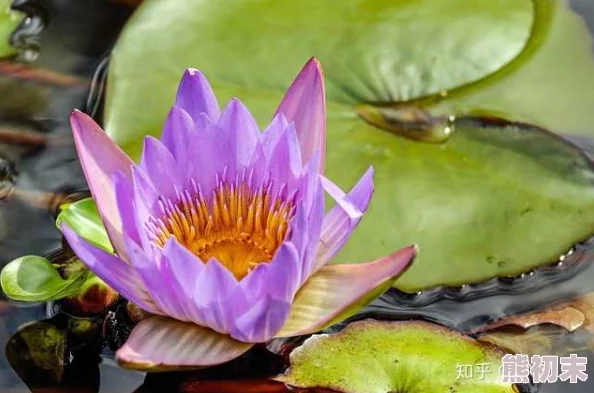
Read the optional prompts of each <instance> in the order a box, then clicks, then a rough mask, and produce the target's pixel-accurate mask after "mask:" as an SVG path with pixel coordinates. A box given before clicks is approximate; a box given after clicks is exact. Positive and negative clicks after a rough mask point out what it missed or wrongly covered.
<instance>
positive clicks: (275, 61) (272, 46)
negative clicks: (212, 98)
mask: <svg viewBox="0 0 594 393" xmlns="http://www.w3.org/2000/svg"><path fill="white" fill-rule="evenodd" d="M565 3H566V1H565V0H563V1H550V0H534V1H532V0H513V1H507V0H506V1H495V2H494V1H485V0H472V1H459V0H448V1H443V0H424V1H414V0H410V1H409V0H406V1H397V2H394V1H388V0H374V1H371V2H365V4H362V3H360V2H358V1H341V2H338V3H337V2H335V1H319V0H298V1H290V2H282V3H279V2H277V1H273V0H270V1H261V2H252V1H245V0H240V1H235V0H233V1H228V0H221V1H218V2H211V1H202V0H188V1H185V2H179V3H176V2H173V1H171V2H170V1H154V2H146V3H144V4H143V5H142V6H141V7H140V8H139V9H138V12H137V14H136V15H135V17H134V18H133V19H132V20H131V21H130V23H129V24H128V25H127V26H126V27H125V29H124V30H123V31H122V34H121V35H120V37H119V40H118V43H117V45H116V47H115V48H114V51H113V54H112V61H111V63H110V69H109V76H108V89H107V96H106V101H105V116H104V119H105V129H106V132H107V133H108V134H109V135H110V136H111V137H112V138H113V139H114V140H115V141H116V142H117V143H118V145H119V146H121V147H122V149H123V150H124V151H126V152H127V153H128V154H130V155H132V156H134V157H137V156H138V154H139V152H140V147H141V145H142V140H143V138H144V136H145V135H147V134H151V135H154V136H158V135H159V134H160V129H161V124H162V121H163V118H164V117H165V115H166V112H167V109H168V105H169V100H170V99H171V97H172V96H173V94H174V92H175V88H176V85H177V79H178V74H179V73H180V72H181V70H183V68H185V67H186V66H187V65H188V64H192V65H195V66H196V67H198V68H200V69H202V70H204V71H205V72H207V73H208V75H209V80H210V82H211V83H212V84H213V86H214V88H215V91H216V92H217V95H218V96H219V98H221V99H228V98H229V97H239V98H240V99H242V101H243V102H245V103H246V104H247V106H248V107H249V108H250V109H251V110H252V113H253V114H254V116H255V118H256V119H257V120H258V122H259V124H265V122H266V121H268V119H269V118H270V115H271V113H272V111H273V110H274V108H275V105H276V103H277V102H278V100H279V99H280V98H281V97H282V94H283V91H284V89H285V88H286V86H287V85H288V81H289V80H290V77H291V75H292V74H293V72H294V69H295V68H297V67H299V66H300V65H301V63H302V62H303V58H304V57H305V56H307V57H309V56H311V54H314V53H315V54H316V56H317V57H318V58H319V59H320V61H321V62H323V64H324V65H325V73H326V74H325V75H326V79H327V81H328V83H327V103H328V116H327V118H328V122H327V134H328V147H329V148H328V153H327V157H326V175H327V176H328V177H330V178H331V179H333V181H335V183H336V184H338V185H339V186H343V187H348V186H350V185H351V184H353V183H354V182H355V181H356V180H357V178H358V176H359V175H360V173H362V171H364V170H365V169H366V168H367V167H368V166H369V165H371V164H373V166H374V168H375V179H376V185H377V190H376V192H375V194H374V203H373V205H372V206H371V208H370V209H369V211H368V212H367V214H366V218H365V220H364V221H363V222H362V224H361V226H360V228H359V229H358V230H357V232H356V233H355V234H354V235H353V237H352V239H351V240H350V241H349V242H348V244H346V245H345V247H344V248H343V250H342V251H341V252H340V253H339V254H338V255H337V256H336V258H335V260H334V261H333V263H343V262H350V261H358V260H362V259H366V258H370V257H371V258H377V257H380V256H382V255H385V254H387V253H389V252H390V251H391V250H393V249H394V248H396V247H399V246H400V245H401V244H407V243H416V244H418V245H419V247H420V248H421V249H422V250H423V252H422V253H420V255H419V256H418V257H417V259H416V261H415V264H414V265H413V266H412V267H411V268H410V269H408V270H407V271H406V272H405V273H404V274H403V275H402V276H401V277H400V278H399V279H398V280H396V281H395V283H394V286H395V287H396V288H397V289H399V290H401V291H405V292H409V293H415V292H417V291H419V290H428V289H430V288H434V287H436V286H442V285H443V286H462V285H465V284H466V285H467V284H474V283H480V282H483V281H487V280H489V279H491V278H493V277H505V276H509V275H514V276H515V275H520V274H522V273H526V272H528V271H530V270H531V269H534V268H537V267H542V266H546V265H548V264H551V263H554V262H556V261H557V260H558V258H559V256H560V255H563V254H565V253H566V252H567V251H568V250H569V249H570V248H571V247H572V246H573V245H575V243H577V242H579V241H581V240H584V239H586V238H588V237H589V236H591V235H593V234H594V229H593V228H594V192H593V189H592V186H591V180H590V179H591V178H592V175H593V174H594V171H593V169H592V165H591V162H590V160H589V159H588V158H587V157H585V156H584V155H583V153H582V152H580V151H579V149H577V148H575V146H571V145H569V144H568V143H567V142H565V141H563V140H561V139H560V138H558V137H557V136H555V135H553V134H551V133H550V132H548V131H547V130H546V129H543V128H540V127H536V126H535V125H537V126H541V127H545V128H549V129H550V127H551V126H555V127H558V128H557V129H556V131H564V132H565V131H567V132H574V131H575V132H580V131H587V130H590V129H591V127H589V124H590V123H591V112H592V111H591V108H592V107H593V106H594V95H593V94H592V92H594V79H593V76H594V57H593V56H592V54H591V50H590V48H591V45H590V38H589V37H588V31H587V29H586V27H585V26H584V25H583V22H581V21H580V20H579V19H580V16H579V15H576V14H575V13H574V12H573V11H571V10H570V9H569V7H568V6H567V4H565ZM223 9H224V10H225V12H222V11H221V10H223ZM466 9H473V10H475V12H472V13H469V12H466V11H464V10H466ZM306 15H308V16H309V15H315V18H313V17H305V16H306ZM270 21H275V22H274V23H271V22H270ZM229 26H234V28H233V32H232V33H229ZM280 26H282V31H283V34H278V30H279V29H280ZM533 28H534V30H533ZM549 30H550V32H551V34H548V33H547V32H549ZM337 31H340V32H341V34H339V35H337V34H336V32H337ZM328 37H336V39H328ZM198 47H199V48H200V50H188V48H198ZM560 50H562V52H559V51H560ZM557 53H566V55H565V56H557V55H556V54H557ZM237 58H241V67H239V66H238V65H237V61H236V59H237ZM570 59H571V60H570ZM566 63H568V64H566ZM569 63H571V64H569ZM138 64H143V67H139V66H138ZM470 65H472V66H470ZM524 65H526V67H530V69H529V70H527V71H526V73H523V72H522V69H523V67H524ZM520 73H521V74H522V75H523V77H521V79H522V80H521V81H518V80H517V78H519V77H520ZM560 78H562V79H563V80H566V81H568V82H567V86H570V88H566V87H565V83H563V84H560V83H558V82H557V80H559V79H560ZM520 85H521V86H523V87H522V88H516V86H520ZM491 88H492V89H491ZM483 90H485V92H486V93H487V90H488V93H489V97H488V98H489V99H486V98H485V99H484V100H480V101H478V100H477V101H478V102H477V101H474V100H473V97H475V98H476V97H478V96H479V93H480V92H482V91H483ZM544 91H546V93H541V92H544ZM473 93H477V95H476V96H475V95H474V94H473ZM466 94H467V95H466ZM148 97H150V99H149V98H148ZM543 97H546V98H543ZM465 98H468V100H467V101H465V103H464V105H462V104H461V105H460V106H457V105H456V103H458V102H462V100H463V99H465ZM424 99H427V101H425V100H424ZM499 103H501V104H502V105H498V104H499ZM449 104H451V105H449ZM411 106H412V107H413V108H411ZM492 107H493V108H497V110H496V111H489V109H491V108H492ZM541 107H542V108H546V109H544V110H541V109H540V108H541ZM506 108H511V109H513V111H511V112H509V113H510V114H512V115H513V116H509V115H508V113H507V111H505V110H504V109H506ZM372 109H375V110H372ZM388 109H392V111H391V112H390V113H388ZM472 109H477V111H473V110H472ZM543 112H545V113H543ZM518 114H521V115H523V116H520V115H518ZM361 116H364V117H365V120H364V119H362V118H361ZM450 116H454V117H455V120H454V121H453V122H451V121H449V119H450ZM468 116H472V117H468ZM475 116H479V117H475ZM494 116H498V117H502V116H503V117H504V118H505V120H501V119H497V118H494ZM374 118H375V120H376V121H372V124H370V123H369V121H370V120H373V119H374ZM551 118H554V119H555V121H554V122H553V121H550V120H551ZM541 119H542V121H541ZM522 120H530V121H531V122H532V121H535V120H538V122H535V123H532V124H524V123H518V122H517V121H522ZM384 122H388V123H391V124H390V125H391V126H394V125H396V126H399V127H400V128H403V129H404V130H400V131H401V132H397V131H393V130H392V129H390V132H387V131H386V130H385V127H382V123H384ZM417 125H418V126H420V131H419V132H418V131H415V128H414V127H415V126H417ZM565 125H567V127H565ZM586 125H588V126H587V127H586ZM454 129H455V130H454ZM446 130H450V132H446ZM452 130H454V131H452ZM402 134H405V135H406V136H409V137H412V138H414V137H415V136H417V138H416V139H418V140H415V139H410V138H404V137H402V136H401V135H402ZM425 141H431V142H441V143H427V142H425ZM559 228H563V230H562V231H560V230H559Z"/></svg>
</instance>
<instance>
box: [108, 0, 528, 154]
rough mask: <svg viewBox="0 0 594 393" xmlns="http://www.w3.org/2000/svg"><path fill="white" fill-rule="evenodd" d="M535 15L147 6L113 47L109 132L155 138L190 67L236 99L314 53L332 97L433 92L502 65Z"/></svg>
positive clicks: (409, 1) (394, 8) (411, 6)
mask: <svg viewBox="0 0 594 393" xmlns="http://www.w3.org/2000/svg"><path fill="white" fill-rule="evenodd" d="M470 10H471V12H470ZM533 14H534V13H533V5H532V2H531V1H530V0H499V1H489V0H401V1H391V0H375V1H366V2H363V3H362V2H360V1H358V0H342V1H340V2H336V1H332V0H299V1H282V2H279V1H275V0H265V1H251V0H240V1H236V0H233V1H232V0H222V1H202V0H189V1H183V2H176V1H147V2H145V3H144V4H143V5H142V6H141V7H140V8H139V9H138V10H137V11H136V13H135V15H134V17H133V18H132V20H131V22H130V23H129V24H128V25H127V27H126V28H125V30H124V32H123V33H122V36H121V37H120V41H119V43H118V45H117V47H116V48H115V50H114V52H113V60H112V62H111V63H110V80H109V88H108V97H107V102H106V105H107V108H106V124H107V131H108V132H109V133H110V135H111V136H113V137H114V139H115V140H116V141H117V142H118V143H120V144H121V145H122V146H127V145H129V144H130V143H135V142H137V141H136V139H137V138H138V137H139V136H141V135H146V134H153V135H158V134H159V132H160V128H161V125H162V123H163V119H164V118H165V115H166V113H167V111H168V110H169V106H170V105H171V103H172V102H173V96H174V92H175V89H176V87H177V84H178V82H179V78H180V76H181V74H182V73H183V71H184V69H185V68H187V67H190V66H192V67H199V68H200V69H201V70H202V71H203V72H204V73H205V74H206V75H207V76H208V77H209V78H210V80H211V81H215V82H216V83H217V85H218V86H220V85H221V84H224V85H229V86H235V87H237V88H236V89H235V91H236V92H238V91H239V90H240V89H241V88H242V87H245V88H247V89H257V90H260V91H270V92H275V91H282V90H284V89H285V88H286V87H287V86H288V85H289V83H290V82H291V81H292V80H293V78H294V77H295V75H296V73H297V71H298V70H299V68H300V67H301V66H302V65H303V64H304V63H305V62H306V61H307V60H308V59H309V58H310V57H312V56H314V55H315V56H317V57H318V58H319V59H320V61H321V62H322V64H323V66H324V69H325V71H326V78H327V82H326V84H327V86H326V87H327V89H326V92H327V98H328V100H329V101H332V102H339V103H343V104H344V103H347V104H355V103H359V102H368V101H373V102H377V101H381V102H386V101H395V100H410V99H414V98H418V97H422V96H425V95H429V94H435V93H439V92H441V91H444V90H447V89H450V88H453V87H457V86H460V85H464V84H468V83H471V82H474V81H476V80H479V79H482V78H484V77H486V76H487V75H489V74H490V73H492V72H494V71H497V70H498V69H499V68H500V67H502V66H504V65H505V64H507V63H509V62H510V61H512V60H513V59H514V58H515V57H516V56H517V55H518V54H519V53H520V52H521V51H522V49H523V47H524V46H525V45H526V42H527V41H528V38H529V36H530V30H531V26H532V23H533V18H534V15H533ZM486 26H488V28H486ZM280 31H282V34H279V32H280ZM140 64H141V65H142V67H140V66H139V65H140ZM140 108H142V110H140ZM268 109H269V110H272V109H273V108H268ZM260 120H265V119H260Z"/></svg>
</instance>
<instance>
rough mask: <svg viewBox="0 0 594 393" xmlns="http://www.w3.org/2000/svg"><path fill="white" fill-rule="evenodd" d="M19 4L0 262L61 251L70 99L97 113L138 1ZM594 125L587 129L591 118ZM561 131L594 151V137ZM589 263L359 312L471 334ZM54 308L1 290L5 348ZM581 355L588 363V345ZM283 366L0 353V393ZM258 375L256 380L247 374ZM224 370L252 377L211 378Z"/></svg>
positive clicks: (572, 281)
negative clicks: (26, 359) (154, 369)
mask: <svg viewBox="0 0 594 393" xmlns="http://www.w3.org/2000/svg"><path fill="white" fill-rule="evenodd" d="M130 3H132V2H130ZM15 4H16V6H17V8H20V9H23V10H26V11H27V12H28V13H29V14H30V15H31V16H30V17H29V18H28V19H27V20H26V21H25V22H24V24H23V26H22V27H21V28H20V30H19V31H18V33H17V34H15V35H14V37H13V38H14V41H15V44H16V45H17V46H19V47H20V48H22V53H21V55H20V57H19V63H18V64H20V65H19V66H15V63H11V62H8V61H0V177H1V179H0V196H1V198H2V202H1V203H0V266H1V265H3V264H4V263H6V262H7V261H10V260H11V259H14V258H16V257H18V256H21V255H24V254H37V255H45V254H47V253H49V252H52V251H54V250H56V249H59V248H60V245H61V237H60V234H59V232H58V231H57V230H56V229H55V225H54V220H55V214H56V210H57V207H58V205H59V204H60V203H61V202H63V201H65V200H67V199H68V198H80V197H81V196H83V195H87V193H88V191H87V189H86V183H85V180H84V177H83V175H82V172H81V169H80V167H79V164H78V162H77V160H76V155H75V152H74V148H73V144H72V140H71V137H70V127H69V124H68V115H69V113H70V111H71V109H72V108H80V109H82V110H85V111H87V112H90V113H93V114H95V115H96V117H97V116H100V114H101V105H102V102H101V97H102V89H103V77H104V76H105V72H104V71H105V69H106V67H107V62H106V60H107V58H108V54H109V52H110V49H111V47H112V46H113V44H114V42H115V40H116V38H117V35H118V32H119V31H120V29H121V27H122V26H123V24H124V23H125V21H126V20H127V18H128V17H129V16H130V14H131V13H132V11H133V9H134V8H133V6H132V5H130V4H128V2H124V1H122V2H117V1H106V0H85V1H81V0H47V1H34V0H31V1H29V0H17V1H15ZM572 6H573V8H574V9H575V10H576V11H577V12H579V13H580V14H581V15H583V16H584V18H585V19H586V21H587V22H588V26H589V28H590V30H591V31H592V32H593V33H594V2H592V1H591V0H573V1H572ZM99 120H100V118H99ZM592 122H593V127H594V117H593V119H592ZM568 138H569V139H570V140H572V141H573V142H574V143H576V144H578V145H579V146H580V147H582V148H583V149H584V150H585V151H586V152H587V153H588V154H591V155H592V156H593V157H594V141H591V140H588V139H586V138H583V137H579V138H578V137H572V136H571V135H569V136H568ZM593 261H594V243H592V244H589V243H586V244H582V245H578V246H577V247H576V249H575V250H574V252H573V254H572V255H569V256H567V257H566V258H565V260H564V261H563V263H562V264H560V265H559V266H557V265H555V266H551V267H548V268H543V269H539V270H537V271H535V272H533V273H532V274H528V275H525V276H523V277H518V278H514V279H501V280H492V281H489V282H488V283H485V284H480V285H477V286H472V287H463V288H458V289H451V288H446V289H439V288H438V289H436V290H432V291H427V292H423V293H419V294H417V295H414V296H411V295H407V296H404V295H403V294H401V293H398V292H396V291H390V292H388V293H387V294H385V295H384V296H382V297H381V298H380V299H378V300H377V301H375V302H374V303H373V304H371V305H370V306H368V307H367V308H366V309H365V310H364V311H363V312H361V313H360V314H359V315H357V316H355V317H354V319H363V318H367V317H373V318H381V319H406V318H423V319H427V320H430V321H436V322H439V323H440V324H444V325H446V326H449V327H452V328H455V329H459V330H463V331H471V330H473V329H474V328H476V327H477V326H479V325H481V324H484V323H486V322H488V321H490V320H492V319H496V318H500V317H502V316H505V315H511V314H516V313H521V312H527V311H530V310H534V309H538V308H542V307H543V306H546V305H548V304H550V303H554V302H558V301H562V300H565V299H569V298H572V297H575V296H578V295H581V294H586V293H590V292H593V291H594V264H593V263H592V262H593ZM50 315H53V314H52V310H51V308H50V307H48V306H47V305H41V304H39V305H24V304H14V303H9V302H7V301H5V300H2V298H0V346H1V347H2V348H4V346H5V345H7V343H9V341H10V339H11V336H12V335H13V334H14V333H15V332H16V331H17V329H19V328H20V327H22V326H23V325H24V324H26V323H30V322H33V321H38V320H41V319H46V318H48V316H50ZM587 339H588V338H584V337H581V338H580V337H578V338H575V337H567V338H566V339H562V341H561V345H566V346H568V347H571V346H576V347H579V348H583V346H580V342H575V341H576V340H577V341H579V340H587ZM582 343H583V342H582ZM17 344H18V343H17ZM17 344H14V345H17ZM581 353H582V354H583V355H584V356H588V358H589V359H590V361H591V364H592V362H594V355H593V354H591V353H589V352H581ZM66 357H67V358H68V354H67V355H66ZM13 363H14V362H13ZM283 367H284V363H283V361H282V359H281V358H280V357H276V356H273V355H271V354H268V353H267V352H266V351H265V350H264V349H260V350H256V351H255V353H254V354H253V356H252V357H249V358H248V359H247V360H242V361H240V362H238V363H235V364H232V365H228V366H226V367H223V368H219V369H217V370H210V371H208V372H204V373H202V374H200V373H198V374H191V375H188V374H170V375H151V376H150V377H146V375H145V374H144V373H140V372H132V371H125V370H123V369H121V368H119V367H117V365H116V364H115V363H114V361H113V360H112V357H111V355H110V354H109V352H106V356H104V358H103V360H102V361H100V362H99V360H97V359H92V360H89V361H87V362H85V363H84V364H82V365H80V364H78V363H76V362H75V363H74V364H73V365H71V366H69V369H68V371H66V375H67V378H65V382H63V384H62V385H57V384H52V383H46V382H44V381H43V378H41V379H39V378H38V379H36V377H35V372H36V371H35V370H33V371H31V370H29V371H26V370H25V371H23V369H20V370H18V371H19V373H17V372H16V371H15V370H14V369H13V368H12V367H11V366H10V364H9V362H8V361H7V358H6V357H5V356H4V355H2V356H0V392H2V393H4V392H7V393H20V392H28V391H30V390H32V391H34V392H41V391H43V392H56V393H57V392H104V393H108V392H109V393H116V392H122V393H124V392H163V391H167V392H173V391H194V392H219V393H221V392H237V391H242V392H283V391H288V390H286V388H284V387H283V386H282V385H280V384H276V383H268V382H265V377H266V376H267V375H273V374H274V373H277V372H279V371H281V370H282V369H283ZM19 374H20V375H27V378H28V379H27V380H25V381H24V380H23V379H22V378H21V377H19ZM257 377H261V380H252V381H250V380H251V379H254V378H257ZM225 379H241V380H248V381H244V382H242V383H241V384H239V383H238V382H228V381H227V382H224V381H223V382H216V381H217V380H219V381H220V380H225ZM209 380H210V381H209ZM523 389H525V390H526V391H535V389H536V388H535V387H534V386H525V387H523ZM538 391H539V392H545V393H557V392H559V393H561V392H563V393H590V392H593V391H594V378H591V379H589V380H588V381H587V382H585V383H580V384H570V383H568V382H567V383H565V382H558V383H555V384H545V385H542V386H541V387H540V388H539V389H538Z"/></svg>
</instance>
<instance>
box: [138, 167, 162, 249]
mask: <svg viewBox="0 0 594 393" xmlns="http://www.w3.org/2000/svg"><path fill="white" fill-rule="evenodd" d="M132 179H133V187H134V192H133V195H134V201H133V203H132V205H133V209H134V219H135V224H136V227H137V228H140V230H139V231H137V233H138V237H139V239H140V243H139V244H141V245H142V248H144V249H150V247H151V246H152V244H153V243H152V241H151V240H150V239H149V237H148V232H147V231H146V230H145V228H146V224H147V222H148V221H149V217H156V216H158V214H159V212H160V210H159V207H158V204H157V200H158V197H159V194H158V193H157V190H156V189H155V186H154V185H153V183H152V182H151V181H150V179H149V178H148V176H147V175H146V173H144V172H143V171H142V170H141V169H140V168H139V167H138V166H134V167H133V168H132Z"/></svg>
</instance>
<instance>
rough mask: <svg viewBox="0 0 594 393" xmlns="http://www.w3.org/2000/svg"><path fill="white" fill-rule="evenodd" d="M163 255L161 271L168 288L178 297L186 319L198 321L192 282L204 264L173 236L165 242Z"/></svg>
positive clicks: (199, 320) (194, 281) (193, 282)
mask: <svg viewBox="0 0 594 393" xmlns="http://www.w3.org/2000/svg"><path fill="white" fill-rule="evenodd" d="M163 257H164V258H165V260H164V261H163V266H162V269H161V271H162V273H163V276H164V279H165V280H166V281H168V282H169V283H170V286H169V288H170V290H171V291H172V292H174V293H175V296H176V298H177V299H179V301H180V303H181V307H182V308H183V310H184V314H185V316H186V320H188V321H190V322H194V323H200V322H201V319H200V315H199V312H198V310H197V307H196V303H195V302H194V299H193V298H194V284H195V283H196V280H197V279H198V276H199V275H200V273H201V272H202V271H203V270H204V269H205V267H204V264H203V263H202V261H201V260H200V259H199V258H198V257H196V256H195V255H194V254H192V253H191V252H190V251H189V250H188V249H187V248H185V247H184V246H182V245H181V244H179V242H178V241H177V240H176V239H175V237H173V236H172V237H170V238H169V240H168V241H167V244H165V248H164V249H163Z"/></svg>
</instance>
